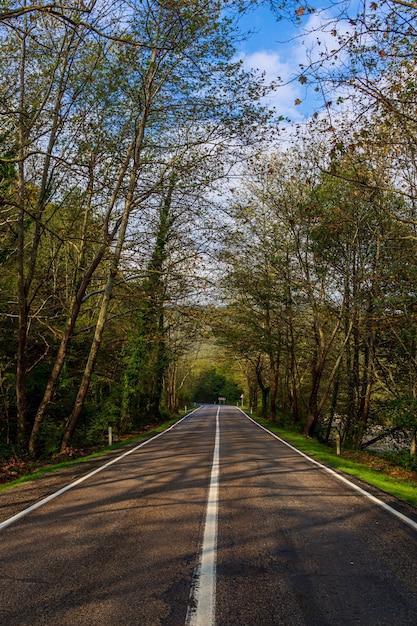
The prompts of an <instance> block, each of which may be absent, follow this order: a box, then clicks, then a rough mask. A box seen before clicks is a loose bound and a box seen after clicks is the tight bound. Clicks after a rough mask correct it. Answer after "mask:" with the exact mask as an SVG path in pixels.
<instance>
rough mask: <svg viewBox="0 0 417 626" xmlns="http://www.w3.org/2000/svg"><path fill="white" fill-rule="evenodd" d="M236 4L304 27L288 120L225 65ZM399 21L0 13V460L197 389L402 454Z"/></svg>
mask: <svg viewBox="0 0 417 626" xmlns="http://www.w3.org/2000/svg"><path fill="white" fill-rule="evenodd" d="M255 4H259V5H260V4H265V5H268V7H269V8H270V10H271V11H273V13H274V15H275V17H276V19H277V28H279V23H280V20H283V19H288V20H292V21H293V22H294V24H296V25H299V26H300V28H301V27H302V26H303V24H304V23H305V22H304V20H305V19H306V18H307V16H311V15H313V14H314V15H317V16H319V17H320V19H319V20H317V22H316V26H315V31H314V32H313V33H311V32H310V35H313V37H315V38H316V42H317V45H318V50H319V53H317V52H315V53H314V54H311V57H310V59H309V61H307V62H306V63H305V64H304V65H302V66H300V67H299V71H298V74H297V76H296V77H295V78H294V80H296V81H297V82H298V84H300V85H302V86H303V88H305V90H306V94H307V93H308V91H309V90H310V92H314V93H315V94H316V95H317V97H319V98H320V99H321V101H322V104H321V106H320V107H318V108H317V110H316V111H315V112H314V114H313V115H312V116H310V117H309V118H308V119H306V120H305V122H303V123H300V122H298V123H291V121H290V120H287V119H284V118H283V116H281V115H280V112H279V111H273V110H271V109H270V107H268V106H267V105H266V98H267V96H268V94H271V93H272V92H273V91H274V90H278V89H280V86H282V85H280V79H279V78H277V81H276V82H275V83H274V84H272V85H269V84H268V83H267V81H266V80H265V77H264V76H262V75H261V74H259V73H257V72H256V71H249V70H247V69H245V67H244V64H243V63H242V61H241V60H240V59H239V58H238V57H237V55H236V46H237V43H238V41H239V38H241V37H243V36H244V34H243V33H242V31H241V30H239V16H241V15H243V14H245V13H246V12H248V11H250V10H251V7H252V8H253V6H254V5H255ZM416 17H417V4H415V3H414V2H413V1H411V2H408V1H407V2H406V1H404V0H387V1H384V2H380V3H376V2H372V3H371V4H369V5H368V4H363V5H362V4H361V3H353V2H349V1H347V2H344V3H339V2H330V3H328V5H327V6H326V7H317V6H313V5H311V6H310V5H304V4H300V3H292V2H288V3H285V2H284V3H276V2H274V1H268V2H267V1H266V0H265V1H264V2H263V3H262V2H261V1H259V2H258V3H253V2H245V1H244V0H230V1H229V2H226V1H221V0H218V1H214V2H208V1H204V0H143V1H140V0H133V1H132V2H127V1H125V0H116V1H114V0H103V1H100V2H98V1H95V0H92V1H91V2H90V1H87V2H86V3H84V2H82V1H81V0H71V1H70V2H69V3H66V4H65V5H61V4H59V3H55V2H54V1H52V2H45V3H43V2H41V3H39V4H36V5H31V4H30V3H28V2H25V3H23V4H21V3H19V2H9V1H8V0H4V1H3V2H2V3H1V4H0V33H1V41H0V46H1V55H2V58H3V64H2V65H3V69H2V71H1V73H0V112H1V117H0V211H1V220H0V229H1V230H0V232H1V235H0V237H1V246H0V259H1V267H2V272H1V275H0V341H1V344H0V345H1V350H0V455H1V456H7V455H10V454H16V451H18V452H19V453H20V454H23V453H26V454H29V455H31V456H33V457H48V456H51V455H54V454H57V453H59V452H65V451H67V450H68V449H71V448H72V447H88V446H89V445H94V444H97V443H99V442H101V441H103V438H104V439H105V438H106V433H107V428H108V426H109V425H112V427H113V428H114V431H115V433H116V435H117V436H122V435H123V434H126V433H131V432H133V431H138V430H140V429H141V428H144V427H146V426H147V425H149V424H150V423H153V422H158V421H160V420H161V419H163V418H164V417H167V416H175V415H177V414H178V412H179V411H180V410H182V409H184V407H185V406H187V405H188V406H190V404H191V403H192V402H193V401H195V402H199V401H201V402H208V401H216V400H218V397H219V396H226V397H227V398H228V400H229V401H230V402H231V403H238V402H239V403H240V402H241V400H242V401H243V398H244V403H245V406H246V407H247V408H248V409H249V410H250V411H252V412H253V413H257V414H258V415H260V416H262V417H264V418H265V419H267V420H270V421H274V422H278V423H280V422H282V423H286V424H292V426H293V427H295V428H298V429H299V430H300V431H302V432H304V433H305V434H306V435H307V436H313V435H314V436H318V437H320V439H321V440H323V441H327V442H331V441H332V440H333V438H334V436H335V433H338V434H339V436H340V437H341V440H342V442H343V445H344V446H345V447H349V448H354V449H360V448H361V447H364V446H367V445H368V444H369V443H370V442H371V440H377V439H378V438H380V439H382V438H383V437H385V436H386V435H387V434H390V435H391V436H402V437H403V439H404V441H405V442H406V445H407V446H408V449H409V452H410V454H411V455H415V454H416V432H417V414H416V411H417V329H416V315H417V297H416V296H417V293H416V288H417V267H416V262H415V261H416V254H417V210H416V200H417V187H416V184H417V177H416V174H417V162H416V149H417V136H416V130H417V127H415V126H414V124H415V123H416V119H417V71H416V70H417V54H416V41H417V40H416V35H417V31H416V26H417V22H416ZM295 104H296V105H297V104H298V102H296V103H295ZM370 433H371V434H370Z"/></svg>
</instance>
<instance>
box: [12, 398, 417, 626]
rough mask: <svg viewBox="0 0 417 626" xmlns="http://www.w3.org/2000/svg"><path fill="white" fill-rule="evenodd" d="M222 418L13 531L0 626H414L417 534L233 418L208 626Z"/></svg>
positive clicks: (209, 414) (208, 416)
mask: <svg viewBox="0 0 417 626" xmlns="http://www.w3.org/2000/svg"><path fill="white" fill-rule="evenodd" d="M216 413H217V408H216V407H207V408H201V409H199V410H198V411H196V412H195V413H193V414H192V415H191V416H189V417H188V418H187V419H185V420H183V421H182V422H181V423H179V424H178V425H176V426H175V427H174V428H173V429H171V430H170V431H168V432H166V433H165V434H163V435H162V436H160V437H158V438H157V439H154V440H151V441H149V442H148V443H147V444H146V445H145V446H142V447H140V448H139V449H137V450H136V451H134V452H132V453H131V454H129V455H127V456H125V457H123V458H122V459H120V460H118V461H117V462H115V463H113V464H112V465H110V466H108V467H106V468H105V469H104V470H102V471H100V472H99V473H96V474H95V475H93V476H91V477H90V478H88V479H87V480H85V481H84V482H82V483H81V484H79V485H78V486H75V487H73V488H72V489H70V490H68V491H66V492H65V493H63V494H62V495H60V496H59V497H57V498H55V499H53V500H52V501H50V502H48V503H47V504H45V505H44V506H41V507H39V508H38V509H36V510H34V511H32V512H31V513H29V514H28V515H26V516H25V517H23V518H22V519H20V520H18V521H16V522H15V523H13V524H11V525H10V526H8V527H6V528H4V529H3V530H2V531H1V532H0V564H1V565H0V624H1V626H16V625H19V626H40V625H48V626H55V625H56V626H61V625H62V626H66V625H69V624H71V625H72V626H77V625H82V626H87V625H88V626H95V625H97V626H98V625H100V626H107V625H111V626H115V625H118V624H126V625H127V626H133V625H134V626H177V625H178V626H180V625H181V626H184V625H185V624H189V625H190V626H191V625H192V626H194V624H198V626H209V623H213V625H214V624H216V625H217V626H229V625H230V626H270V625H271V626H278V625H281V624H282V625H285V626H296V625H307V626H316V625H317V626H326V625H329V626H330V625H339V624H340V625H343V626H348V625H353V624H366V625H367V626H373V625H375V626H376V625H378V626H382V625H384V624H386V625H388V624H389V625H390V626H395V625H398V626H406V625H408V624H410V625H411V624H413V625H415V624H416V623H417V531H416V530H414V529H413V528H412V527H410V526H408V525H407V524H405V523H404V522H403V521H401V520H399V519H397V518H396V517H394V516H393V515H391V514H390V513H389V512H387V511H385V510H384V509H382V508H381V507H378V506H376V505H375V504H374V503H372V502H371V501H369V500H368V499H367V498H365V497H364V496H363V495H360V494H358V493H357V492H355V491H354V490H353V489H351V488H349V487H348V486H346V485H345V484H344V483H342V482H340V481H339V480H338V479H337V478H336V477H334V476H332V475H330V474H329V473H327V472H326V471H324V470H323V469H320V468H319V467H317V466H316V465H314V464H311V463H310V462H309V461H308V460H306V459H305V458H304V457H302V456H300V455H299V454H297V453H296V452H294V451H293V450H291V449H290V448H288V447H287V446H285V445H284V444H283V443H281V442H280V441H278V440H277V439H275V438H274V437H272V436H270V435H268V434H267V433H266V432H265V431H263V430H262V429H260V428H259V427H258V426H256V425H255V424H254V423H253V422H252V421H250V420H249V419H247V418H246V417H245V416H244V415H243V414H242V413H241V412H240V411H239V410H237V409H234V408H229V407H222V408H221V410H220V413H219V419H218V424H219V430H220V444H219V459H218V469H219V477H218V496H219V499H218V511H217V513H218V514H217V519H216V521H217V536H216V542H215V543H216V545H215V550H212V548H211V547H210V550H209V552H210V553H212V552H214V556H215V558H214V561H215V567H216V571H215V573H216V576H215V587H214V591H215V596H214V597H213V611H214V614H215V620H214V621H213V622H205V621H204V620H205V617H204V616H203V617H201V618H198V619H200V621H199V622H197V621H196V619H197V618H196V611H197V609H198V605H199V602H200V597H201V596H200V595H199V594H201V592H204V589H202V588H201V587H202V586H204V584H203V583H204V578H203V577H202V575H201V563H200V555H201V552H202V550H203V551H204V541H205V540H204V536H205V533H204V528H205V520H206V504H207V498H208V492H209V486H210V485H211V484H212V482H213V474H212V469H213V451H214V448H215V433H216ZM6 493H7V492H6ZM1 498H2V495H0V507H1ZM210 516H211V517H213V515H212V514H210V515H209V517H210Z"/></svg>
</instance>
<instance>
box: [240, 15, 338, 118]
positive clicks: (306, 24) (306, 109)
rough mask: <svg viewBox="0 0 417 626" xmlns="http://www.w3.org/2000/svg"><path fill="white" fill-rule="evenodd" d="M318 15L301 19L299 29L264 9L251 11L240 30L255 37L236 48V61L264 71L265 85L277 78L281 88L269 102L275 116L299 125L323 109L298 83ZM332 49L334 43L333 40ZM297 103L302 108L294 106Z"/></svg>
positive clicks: (310, 93)
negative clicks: (250, 32) (298, 102)
mask: <svg viewBox="0 0 417 626" xmlns="http://www.w3.org/2000/svg"><path fill="white" fill-rule="evenodd" d="M320 19H321V18H320V16H319V15H317V14H313V15H310V16H308V17H306V18H303V23H302V24H301V25H300V26H298V27H297V26H295V25H293V24H291V23H290V22H289V21H288V20H284V19H283V20H281V21H279V22H278V21H277V20H276V18H275V16H274V15H273V13H272V12H271V11H270V10H269V9H268V8H267V7H265V6H263V7H257V8H256V9H254V10H252V11H250V12H249V13H248V14H247V15H245V17H244V18H243V19H242V20H241V22H240V25H241V28H242V30H249V29H250V30H254V31H255V32H254V34H253V35H252V36H251V37H250V38H249V39H248V40H247V41H245V42H243V43H242V44H241V46H240V48H239V51H238V52H239V57H241V58H243V59H244V63H245V66H246V67H252V68H255V69H259V70H260V71H265V73H266V79H267V81H268V82H272V81H275V80H276V79H277V77H278V76H280V77H281V79H282V80H283V81H284V84H283V85H282V86H281V87H279V88H278V89H277V91H276V92H275V93H274V95H273V97H272V98H271V103H272V105H273V106H274V107H275V109H276V111H277V113H278V115H283V116H285V117H287V116H288V117H289V118H291V119H292V120H293V121H295V122H297V121H302V120H304V119H305V118H306V117H308V116H310V115H312V114H313V112H314V110H315V109H316V108H317V107H318V106H320V105H322V104H323V103H322V102H321V101H320V100H317V96H316V95H315V92H314V90H313V89H312V88H310V89H309V91H308V96H307V94H306V87H305V86H303V85H302V84H301V83H300V82H299V81H298V76H299V73H300V64H305V63H306V59H307V57H306V49H309V50H310V51H311V49H312V46H314V42H315V41H316V37H317V36H316V35H315V34H314V33H313V34H312V33H311V32H309V31H311V30H312V29H314V28H317V27H318V26H319V24H320ZM327 37H329V38H330V37H331V35H330V33H327V34H324V33H323V32H321V33H320V38H321V39H323V38H327ZM332 45H334V39H333V40H332ZM297 100H300V101H301V104H299V105H296V104H295V102H296V101H297Z"/></svg>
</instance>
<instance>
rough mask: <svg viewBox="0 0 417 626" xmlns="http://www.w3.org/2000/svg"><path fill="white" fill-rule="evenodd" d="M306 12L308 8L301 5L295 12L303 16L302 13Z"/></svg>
mask: <svg viewBox="0 0 417 626" xmlns="http://www.w3.org/2000/svg"><path fill="white" fill-rule="evenodd" d="M305 12H306V8H305V7H303V6H301V7H298V9H297V10H296V12H295V14H296V15H297V16H298V17H301V16H302V15H305Z"/></svg>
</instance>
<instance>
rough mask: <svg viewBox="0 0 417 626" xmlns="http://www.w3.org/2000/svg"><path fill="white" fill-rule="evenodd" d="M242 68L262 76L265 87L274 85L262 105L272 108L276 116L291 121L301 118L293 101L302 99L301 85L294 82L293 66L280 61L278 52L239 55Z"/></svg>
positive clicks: (268, 51) (260, 51) (267, 51)
mask: <svg viewBox="0 0 417 626" xmlns="http://www.w3.org/2000/svg"><path fill="white" fill-rule="evenodd" d="M239 58H240V59H242V60H243V65H244V68H245V69H247V70H249V69H253V70H255V71H256V72H257V73H259V74H264V76H265V83H266V84H267V85H272V84H274V85H276V87H275V88H274V90H273V92H272V93H271V94H269V95H268V96H267V97H266V99H265V101H264V103H265V104H267V105H268V106H271V107H273V108H274V109H275V110H276V112H277V114H278V115H283V116H284V117H287V116H288V117H290V118H291V119H293V120H299V119H301V118H302V114H301V112H300V110H299V108H297V105H296V104H295V101H296V100H297V99H302V88H301V85H300V84H299V83H298V82H297V81H296V80H294V77H295V72H294V66H293V65H292V64H290V63H288V62H285V61H283V60H282V59H281V57H280V55H279V53H278V52H275V51H272V50H271V51H270V50H258V51H256V52H253V53H251V54H246V55H244V54H241V55H240V57H239Z"/></svg>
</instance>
